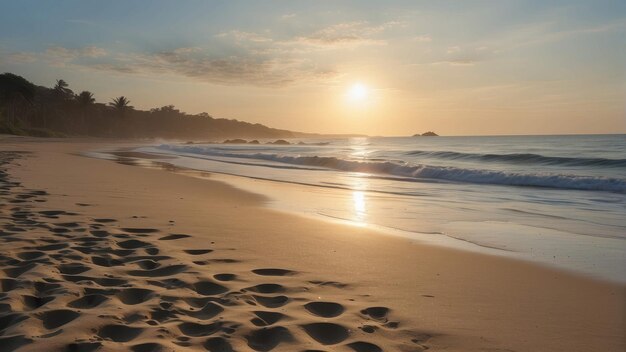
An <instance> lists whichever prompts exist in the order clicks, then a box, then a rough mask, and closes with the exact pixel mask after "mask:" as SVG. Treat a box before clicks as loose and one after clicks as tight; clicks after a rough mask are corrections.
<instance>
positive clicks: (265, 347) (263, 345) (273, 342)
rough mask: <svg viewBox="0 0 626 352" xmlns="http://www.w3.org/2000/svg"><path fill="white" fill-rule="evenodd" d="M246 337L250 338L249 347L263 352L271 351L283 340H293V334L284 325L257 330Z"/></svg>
mask: <svg viewBox="0 0 626 352" xmlns="http://www.w3.org/2000/svg"><path fill="white" fill-rule="evenodd" d="M245 337H246V340H248V347H250V348H252V349H253V350H255V351H261V352H265V351H270V350H272V349H274V348H275V347H276V346H278V345H279V344H280V343H281V342H289V341H292V340H293V336H292V335H291V333H290V332H289V330H287V328H285V327H282V326H276V327H273V328H263V329H259V330H255V331H253V332H252V333H251V334H250V335H248V336H245Z"/></svg>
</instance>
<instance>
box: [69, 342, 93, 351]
mask: <svg viewBox="0 0 626 352" xmlns="http://www.w3.org/2000/svg"><path fill="white" fill-rule="evenodd" d="M100 347H102V344H101V343H100V342H75V343H70V344H69V345H67V347H66V348H65V352H93V351H96V350H97V349H99V348H100Z"/></svg>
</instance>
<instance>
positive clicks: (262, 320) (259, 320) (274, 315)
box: [250, 311, 285, 326]
mask: <svg viewBox="0 0 626 352" xmlns="http://www.w3.org/2000/svg"><path fill="white" fill-rule="evenodd" d="M253 313H254V314H255V315H256V316H257V317H256V318H253V319H252V320H250V321H251V322H252V324H254V325H256V326H268V325H273V324H275V323H277V322H278V321H279V320H281V319H282V318H284V317H285V315H284V314H282V313H278V312H264V311H254V312H253Z"/></svg>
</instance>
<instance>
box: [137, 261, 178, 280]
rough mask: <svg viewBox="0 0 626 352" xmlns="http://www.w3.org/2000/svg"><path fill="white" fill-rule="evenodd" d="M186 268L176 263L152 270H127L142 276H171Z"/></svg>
mask: <svg viewBox="0 0 626 352" xmlns="http://www.w3.org/2000/svg"><path fill="white" fill-rule="evenodd" d="M185 270H187V265H184V264H177V265H170V266H166V267H162V268H157V269H152V270H129V271H128V275H131V276H144V277H160V276H171V275H176V274H178V273H181V272H183V271H185Z"/></svg>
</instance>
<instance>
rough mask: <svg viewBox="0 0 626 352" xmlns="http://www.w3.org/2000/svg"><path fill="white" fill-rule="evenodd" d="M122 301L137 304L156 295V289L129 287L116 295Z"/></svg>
mask: <svg viewBox="0 0 626 352" xmlns="http://www.w3.org/2000/svg"><path fill="white" fill-rule="evenodd" d="M115 296H116V297H117V298H118V299H119V300H120V301H122V303H124V304H127V305H135V304H139V303H143V302H146V301H148V300H150V299H151V298H152V297H154V296H155V293H154V291H152V290H148V289H145V288H127V289H123V290H121V291H120V292H118V293H117V294H116V295H115Z"/></svg>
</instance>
